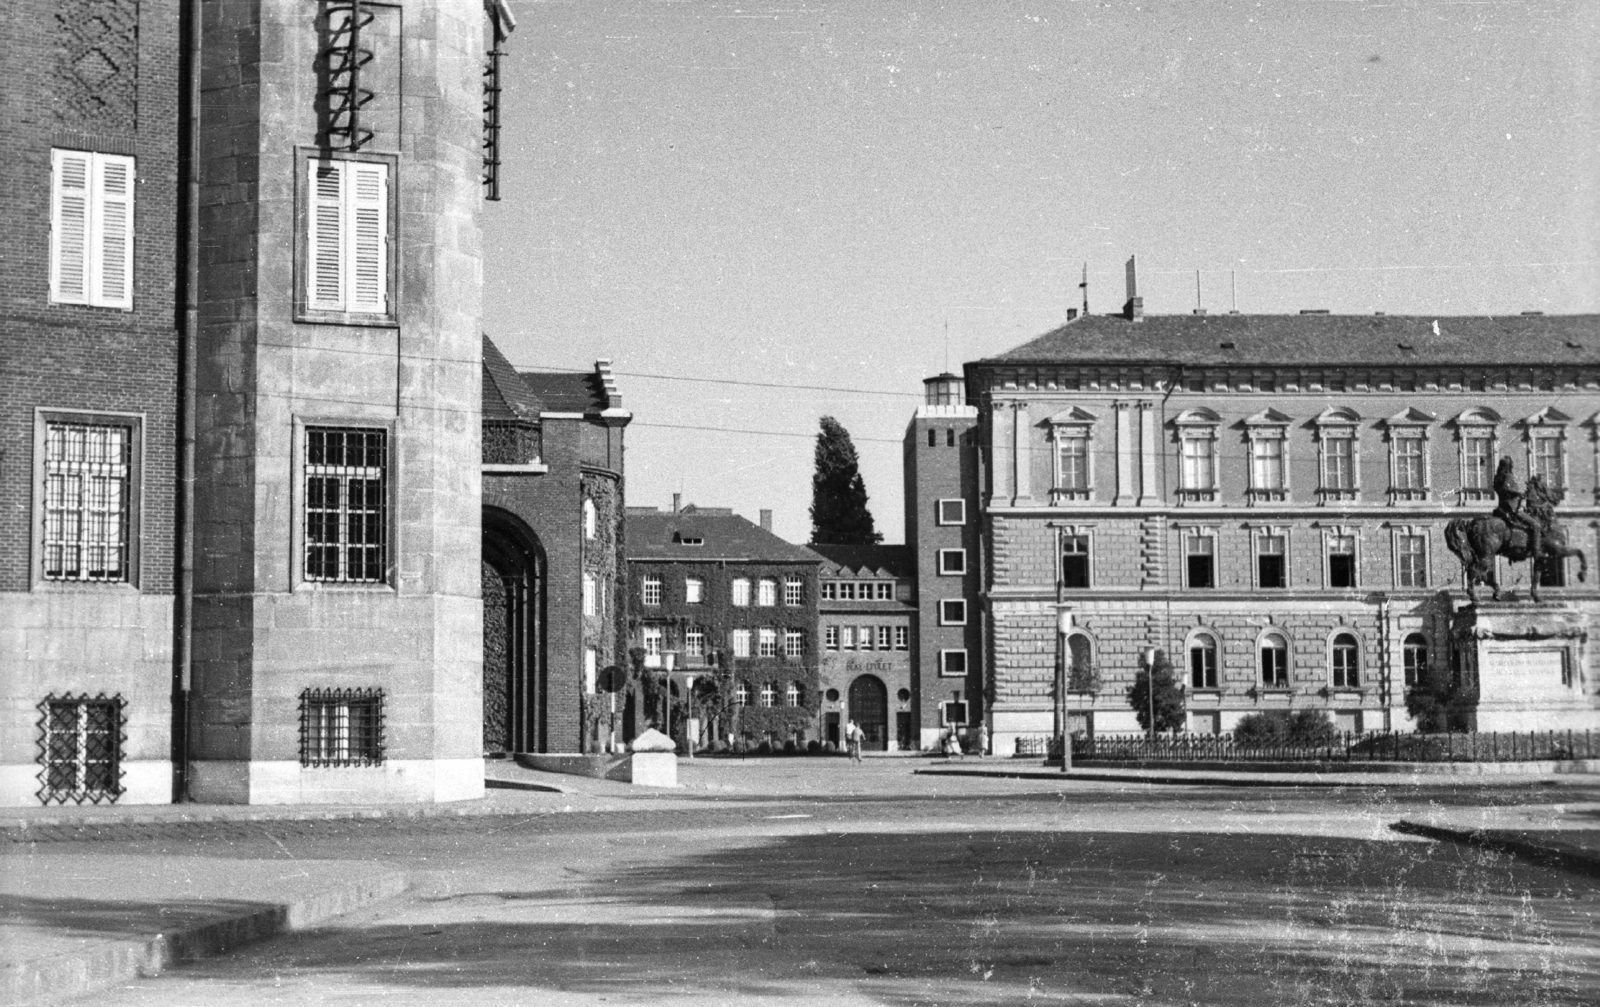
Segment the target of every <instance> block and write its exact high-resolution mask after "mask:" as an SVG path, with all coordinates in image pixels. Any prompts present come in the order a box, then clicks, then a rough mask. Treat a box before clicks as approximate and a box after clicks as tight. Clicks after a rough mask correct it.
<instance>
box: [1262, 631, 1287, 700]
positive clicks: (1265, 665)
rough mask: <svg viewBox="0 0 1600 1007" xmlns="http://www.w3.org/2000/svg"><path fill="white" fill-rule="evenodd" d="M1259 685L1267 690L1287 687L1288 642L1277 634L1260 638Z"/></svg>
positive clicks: (1269, 634)
mask: <svg viewBox="0 0 1600 1007" xmlns="http://www.w3.org/2000/svg"><path fill="white" fill-rule="evenodd" d="M1260 654H1261V685H1262V687H1263V688H1267V689H1287V688H1288V687H1289V642H1288V641H1287V640H1285V639H1284V638H1283V637H1281V636H1279V635H1278V634H1277V633H1268V634H1267V635H1266V636H1263V637H1262V638H1261V650H1260Z"/></svg>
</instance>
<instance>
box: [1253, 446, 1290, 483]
mask: <svg viewBox="0 0 1600 1007" xmlns="http://www.w3.org/2000/svg"><path fill="white" fill-rule="evenodd" d="M1250 488H1251V489H1252V490H1255V491H1256V492H1259V493H1278V492H1281V491H1282V490H1283V441H1282V440H1281V439H1280V438H1277V437H1257V438H1255V439H1254V440H1252V441H1251V442H1250Z"/></svg>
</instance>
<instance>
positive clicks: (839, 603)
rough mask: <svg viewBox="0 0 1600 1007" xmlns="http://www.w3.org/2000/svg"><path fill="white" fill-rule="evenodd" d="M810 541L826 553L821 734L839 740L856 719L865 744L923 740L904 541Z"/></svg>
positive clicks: (821, 578) (904, 747)
mask: <svg viewBox="0 0 1600 1007" xmlns="http://www.w3.org/2000/svg"><path fill="white" fill-rule="evenodd" d="M810 548H811V550H812V551H813V552H815V553H817V554H818V555H819V556H821V557H822V559H823V563H822V566H821V568H820V569H819V571H818V581H817V587H818V601H817V618H818V620H819V622H820V634H821V638H822V650H821V654H822V666H821V676H820V680H819V682H818V688H819V689H820V690H821V692H822V705H821V708H820V712H821V716H822V721H821V730H820V732H819V733H820V736H821V739H822V740H823V741H827V742H831V743H832V744H834V745H838V746H842V745H843V743H844V724H846V723H847V722H848V721H850V720H852V719H853V720H855V722H856V724H857V725H859V726H860V728H861V730H862V733H863V735H864V737H863V739H862V748H863V749H865V750H866V751H869V752H882V751H891V752H906V751H915V750H917V749H918V748H920V747H923V746H922V745H920V744H919V742H920V740H921V735H920V733H919V732H918V730H917V728H916V723H917V719H916V710H917V709H918V707H919V701H920V696H919V690H920V688H921V685H920V676H918V675H917V674H916V673H915V671H914V667H913V663H912V652H913V651H912V647H913V644H914V640H915V638H916V626H917V606H916V602H915V592H916V583H915V575H916V568H915V565H914V564H913V562H912V556H913V554H912V552H911V549H910V548H909V547H907V546H903V545H813V546H811V547H810ZM934 705H935V706H937V705H938V702H937V700H935V701H934ZM966 719H967V718H966V717H961V718H960V721H961V722H962V723H965V722H966Z"/></svg>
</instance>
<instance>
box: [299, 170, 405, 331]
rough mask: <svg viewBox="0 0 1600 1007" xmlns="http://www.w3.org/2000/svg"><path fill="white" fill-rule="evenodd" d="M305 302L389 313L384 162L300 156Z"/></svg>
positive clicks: (343, 310)
mask: <svg viewBox="0 0 1600 1007" xmlns="http://www.w3.org/2000/svg"><path fill="white" fill-rule="evenodd" d="M306 180H307V181H306V193H307V206H306V216H305V220H306V258H305V262H306V266H305V307H306V309H307V310H309V311H325V312H337V313H340V314H350V315H379V316H387V315H392V314H393V313H394V312H393V310H392V305H391V301H392V298H391V297H390V292H389V283H390V280H389V266H390V263H389V218H390V213H391V207H390V200H389V189H390V183H389V165H388V164H386V163H383V162H381V161H354V160H342V159H340V160H321V159H319V158H309V159H307V161H306Z"/></svg>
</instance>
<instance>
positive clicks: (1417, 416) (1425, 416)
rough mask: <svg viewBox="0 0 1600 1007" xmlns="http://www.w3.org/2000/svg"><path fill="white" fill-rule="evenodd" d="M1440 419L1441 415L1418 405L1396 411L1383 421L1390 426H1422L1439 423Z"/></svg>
mask: <svg viewBox="0 0 1600 1007" xmlns="http://www.w3.org/2000/svg"><path fill="white" fill-rule="evenodd" d="M1438 421H1439V417H1437V416H1435V415H1433V414H1432V413H1430V412H1425V411H1423V410H1421V409H1418V408H1417V407H1416V406H1407V407H1406V408H1404V409H1402V410H1400V411H1399V412H1398V413H1395V414H1394V415H1393V416H1391V417H1389V418H1388V419H1386V420H1384V421H1383V423H1384V425H1385V426H1389V427H1422V426H1428V425H1430V424H1433V423H1437V422H1438Z"/></svg>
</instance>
